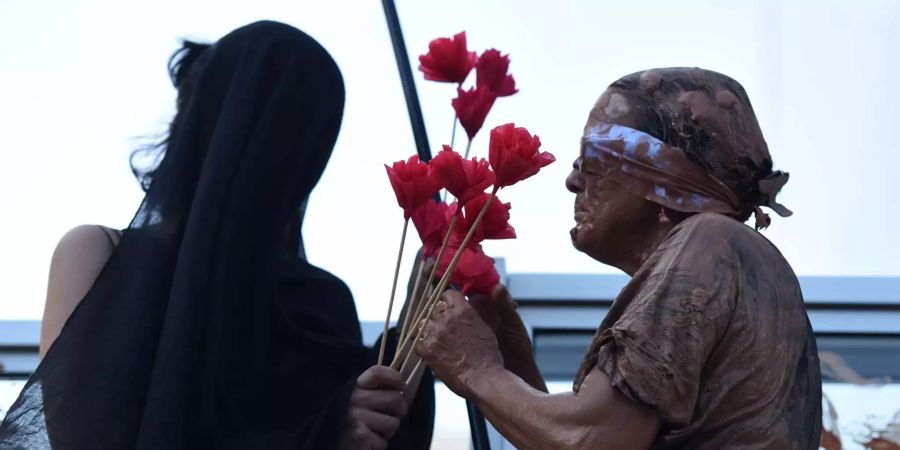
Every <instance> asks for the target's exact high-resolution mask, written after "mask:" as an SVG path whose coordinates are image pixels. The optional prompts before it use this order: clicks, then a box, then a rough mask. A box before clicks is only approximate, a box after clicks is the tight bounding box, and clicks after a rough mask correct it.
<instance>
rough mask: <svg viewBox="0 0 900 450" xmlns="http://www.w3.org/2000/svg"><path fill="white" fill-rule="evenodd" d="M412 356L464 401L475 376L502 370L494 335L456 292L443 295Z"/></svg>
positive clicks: (501, 361)
mask: <svg viewBox="0 0 900 450" xmlns="http://www.w3.org/2000/svg"><path fill="white" fill-rule="evenodd" d="M416 352H418V354H419V355H420V356H422V358H423V359H424V360H425V363H427V364H428V367H431V369H432V370H433V371H434V373H435V374H436V375H437V377H438V378H440V379H441V380H442V381H443V382H444V383H445V384H447V386H448V387H449V388H450V389H451V390H452V391H453V392H455V393H456V394H457V395H460V396H463V397H466V396H467V394H468V393H469V392H470V387H471V383H472V381H473V380H474V379H475V377H477V376H478V374H479V373H481V372H483V371H486V370H489V369H494V368H498V367H500V368H502V367H503V360H502V358H501V356H500V349H499V348H498V346H497V338H496V336H495V335H494V332H493V331H491V329H490V328H489V327H488V326H487V324H485V323H484V321H483V320H481V317H480V316H479V315H478V312H477V311H475V309H474V308H472V306H471V305H470V304H469V302H467V301H466V299H465V297H464V296H463V295H462V294H461V293H459V292H457V291H447V292H445V293H444V294H443V295H442V296H441V299H440V301H438V302H437V303H436V304H435V306H434V312H433V314H432V317H431V320H430V321H429V322H428V323H426V324H425V325H424V328H423V329H422V332H421V333H420V338H419V340H418V341H417V343H416Z"/></svg>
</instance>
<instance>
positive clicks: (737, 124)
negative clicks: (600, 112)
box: [609, 68, 772, 221]
mask: <svg viewBox="0 0 900 450" xmlns="http://www.w3.org/2000/svg"><path fill="white" fill-rule="evenodd" d="M609 87H610V89H611V90H612V91H614V92H617V93H621V94H622V95H625V96H626V97H627V98H628V99H629V103H631V105H632V107H633V108H635V109H637V111H638V114H640V115H641V118H640V126H638V127H637V128H638V129H639V130H640V131H643V132H645V133H648V134H651V135H653V136H654V137H656V138H658V139H660V140H662V141H663V142H665V143H666V144H668V145H671V146H673V147H678V148H679V149H681V150H683V151H684V153H685V156H686V157H687V158H688V159H689V160H690V161H692V162H693V163H695V164H697V165H699V166H701V167H703V168H704V169H705V170H706V171H708V172H709V173H710V174H711V175H713V176H714V177H716V178H717V179H719V180H720V181H722V182H723V183H725V185H726V186H728V187H729V188H730V189H731V190H732V191H733V192H734V193H735V194H736V195H737V197H738V199H739V200H740V201H741V203H742V204H744V205H745V208H744V210H743V211H742V212H741V214H740V215H739V216H738V217H737V219H739V220H741V221H744V220H747V219H748V218H749V217H750V214H751V213H752V212H753V210H754V208H755V205H757V204H764V203H760V201H761V200H760V196H761V195H762V194H761V193H760V192H759V180H760V179H762V178H764V177H766V176H768V175H769V174H771V173H772V159H771V156H769V152H768V147H767V146H766V143H765V140H764V139H763V137H762V131H761V130H760V128H759V124H758V122H757V120H756V116H755V114H754V113H753V107H752V106H751V104H750V98H749V97H748V96H747V92H746V91H745V90H744V88H743V87H742V86H741V85H740V83H738V82H737V81H735V80H734V79H732V78H730V77H728V76H726V75H722V74H720V73H716V72H712V71H709V70H703V69H696V68H671V69H652V70H649V71H645V72H637V73H633V74H630V75H626V76H624V77H622V78H621V79H619V80H618V81H616V82H614V83H613V84H611V85H610V86H609ZM722 91H725V92H730V93H731V94H732V95H733V96H734V97H732V98H736V100H737V103H739V106H729V107H728V108H723V107H718V108H717V107H715V106H713V107H712V108H710V115H715V116H716V117H715V119H714V120H699V119H698V118H697V113H696V111H694V110H692V109H691V107H690V105H687V104H686V102H685V101H684V94H685V93H688V92H699V93H701V94H702V95H703V96H704V97H705V98H704V100H703V101H704V102H708V103H707V104H710V105H715V103H716V99H717V96H718V95H719V93H720V92H722ZM718 106H721V105H718Z"/></svg>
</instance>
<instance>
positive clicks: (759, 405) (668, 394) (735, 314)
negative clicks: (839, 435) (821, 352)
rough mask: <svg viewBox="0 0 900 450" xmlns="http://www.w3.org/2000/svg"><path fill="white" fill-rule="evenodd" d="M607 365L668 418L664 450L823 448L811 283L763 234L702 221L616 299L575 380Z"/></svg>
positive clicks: (702, 217)
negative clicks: (806, 294) (807, 296)
mask: <svg viewBox="0 0 900 450" xmlns="http://www.w3.org/2000/svg"><path fill="white" fill-rule="evenodd" d="M595 366H597V367H598V368H599V370H601V371H602V372H604V373H606V374H607V375H608V376H609V378H610V381H611V383H612V385H613V386H614V387H615V388H616V389H618V390H619V391H621V392H622V393H623V394H625V395H626V396H627V397H629V398H630V399H632V400H634V401H636V402H638V403H640V404H643V405H646V406H649V407H652V408H654V409H656V411H658V413H659V415H660V417H661V418H662V422H663V423H662V428H661V430H660V434H659V436H658V438H657V440H656V442H655V444H654V447H653V448H659V449H730V448H741V449H817V448H818V443H819V434H820V423H821V422H820V420H821V401H822V400H821V396H822V393H821V375H820V372H819V359H818V355H817V350H816V344H815V340H814V337H813V334H812V329H811V327H810V325H809V320H808V318H807V315H806V310H805V308H804V304H803V297H802V295H801V293H800V286H799V284H798V282H797V277H796V276H795V275H794V272H793V270H792V269H791V267H790V266H789V265H788V263H787V261H785V259H784V257H783V256H782V255H781V253H780V252H779V251H778V249H776V248H775V246H774V245H772V244H771V243H770V242H769V241H768V240H766V239H765V238H764V237H763V236H762V235H761V234H759V233H757V232H756V231H754V230H753V229H751V228H749V227H747V226H746V225H744V224H741V223H739V222H737V221H736V220H733V219H731V218H728V217H725V216H723V215H719V214H714V213H703V214H697V215H695V216H692V217H690V218H688V219H687V220H685V221H683V222H682V223H680V224H679V225H678V226H676V227H675V228H674V229H673V230H672V232H671V233H670V234H669V235H668V236H667V237H666V239H665V240H664V241H663V242H662V244H661V245H660V246H659V248H658V249H657V250H656V251H655V252H654V253H653V254H652V256H650V258H648V260H647V261H646V262H645V263H644V265H643V266H642V267H641V268H640V269H639V270H638V271H637V273H635V275H634V277H633V278H632V280H631V281H630V282H629V283H628V285H627V286H625V288H624V289H623V290H622V292H621V293H620V294H619V296H618V297H617V298H616V300H615V302H614V303H613V305H612V307H611V308H610V311H609V313H608V314H607V316H606V318H605V319H604V320H603V322H602V323H601V325H600V328H599V330H598V331H597V333H596V335H595V336H594V339H593V342H592V343H591V346H590V349H589V350H588V353H587V355H586V356H585V358H584V360H583V362H582V365H581V369H580V370H579V372H578V376H577V377H576V380H575V385H574V388H575V390H576V391H577V390H578V388H579V387H580V386H581V383H582V382H583V381H584V377H585V375H586V374H587V373H588V372H590V370H591V369H592V368H593V367H595Z"/></svg>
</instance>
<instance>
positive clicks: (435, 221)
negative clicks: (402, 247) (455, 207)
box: [410, 199, 450, 258]
mask: <svg viewBox="0 0 900 450" xmlns="http://www.w3.org/2000/svg"><path fill="white" fill-rule="evenodd" d="M448 209H449V207H448V206H447V204H446V203H444V202H437V201H435V200H434V199H429V200H428V201H426V202H425V203H423V204H421V205H419V207H417V208H416V209H415V210H413V212H412V214H411V215H410V220H412V223H413V225H415V227H416V231H418V232H419V239H421V240H422V251H423V253H424V254H425V255H424V256H425V258H430V257H434V256H435V255H437V253H438V251H439V250H440V249H441V245H443V243H444V236H446V235H447V231H448V229H449V228H450V223H449V217H450V216H448V214H447V212H448V211H447V210H448Z"/></svg>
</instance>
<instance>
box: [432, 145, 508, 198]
mask: <svg viewBox="0 0 900 450" xmlns="http://www.w3.org/2000/svg"><path fill="white" fill-rule="evenodd" d="M428 165H429V167H431V174H432V176H433V177H434V178H435V179H436V180H437V181H438V182H439V183H441V185H442V186H443V187H444V188H446V189H447V191H448V192H450V194H452V195H453V196H454V197H456V201H458V202H459V203H460V204H462V205H465V204H466V203H468V202H469V200H471V199H472V198H473V197H475V196H476V195H478V194H480V193H482V192H484V190H485V189H487V187H488V186H491V185H493V184H494V180H495V179H496V177H494V172H493V171H491V167H490V165H489V164H488V162H487V160H486V159H479V158H472V159H471V160H467V159H463V158H462V156H461V155H460V154H459V153H457V152H455V151H453V149H452V148H450V146H448V145H445V146H444V149H443V150H441V151H440V152H438V154H437V156H435V157H434V158H433V159H432V160H431V162H429V163H428Z"/></svg>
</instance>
